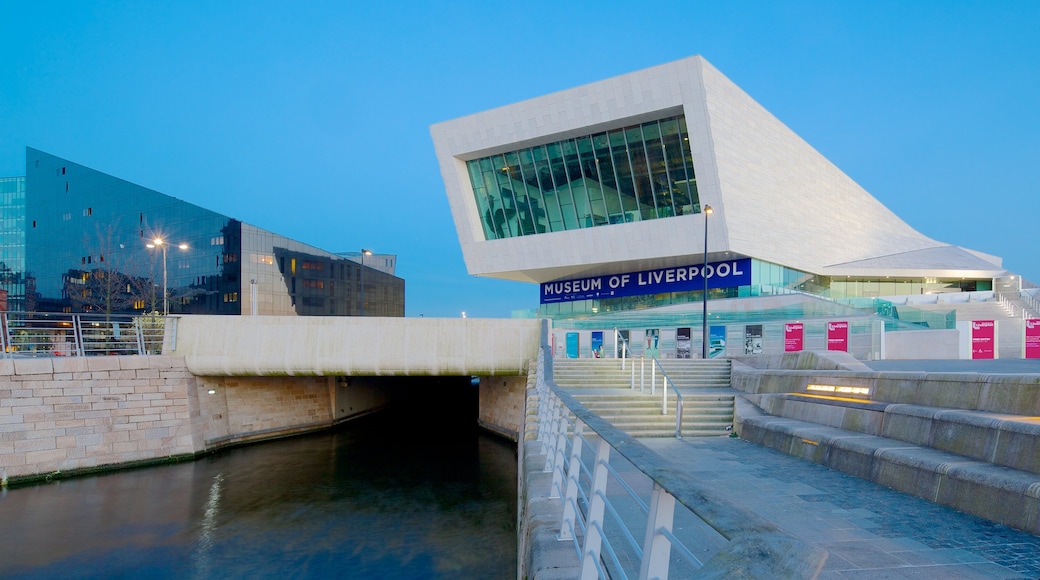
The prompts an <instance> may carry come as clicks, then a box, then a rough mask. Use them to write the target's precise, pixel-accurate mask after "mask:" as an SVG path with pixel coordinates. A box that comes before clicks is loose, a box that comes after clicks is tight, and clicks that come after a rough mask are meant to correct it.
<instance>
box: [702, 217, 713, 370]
mask: <svg viewBox="0 0 1040 580" xmlns="http://www.w3.org/2000/svg"><path fill="white" fill-rule="evenodd" d="M713 213H715V212H714V211H713V210H712V209H711V206H710V205H706V206H704V265H703V266H702V267H701V278H703V279H704V297H703V301H704V312H703V316H702V318H701V358H702V359H707V358H708V216H710V215H711V214H713Z"/></svg>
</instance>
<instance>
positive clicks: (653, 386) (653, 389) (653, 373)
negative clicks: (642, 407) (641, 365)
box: [650, 358, 657, 395]
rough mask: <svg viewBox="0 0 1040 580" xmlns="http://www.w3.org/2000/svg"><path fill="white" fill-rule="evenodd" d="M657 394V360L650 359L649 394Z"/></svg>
mask: <svg viewBox="0 0 1040 580" xmlns="http://www.w3.org/2000/svg"><path fill="white" fill-rule="evenodd" d="M656 393H657V359H656V358H652V359H650V394H651V395H653V394H656Z"/></svg>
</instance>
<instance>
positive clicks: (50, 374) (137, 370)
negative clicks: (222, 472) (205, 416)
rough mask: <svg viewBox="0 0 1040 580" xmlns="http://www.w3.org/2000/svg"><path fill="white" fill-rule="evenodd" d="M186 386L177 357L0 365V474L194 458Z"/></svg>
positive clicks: (192, 403) (192, 410)
mask: <svg viewBox="0 0 1040 580" xmlns="http://www.w3.org/2000/svg"><path fill="white" fill-rule="evenodd" d="M194 386H195V377H193V376H192V375H191V374H190V373H189V372H188V370H187V367H186V366H185V364H184V359H183V358H182V357H173V356H133V357H128V356H127V357H80V358H38V359H37V358H26V359H6V360H0V475H3V476H6V477H9V478H15V477H20V476H32V475H38V474H51V473H59V472H65V471H73V470H84V469H90V468H96V467H99V466H104V465H109V464H122V463H132V462H136V461H143V460H153V459H157V458H162V457H171V456H178V455H185V454H192V453H195V452H197V451H199V450H201V449H202V445H203V443H202V440H201V437H198V436H197V433H196V431H195V430H194V429H193V426H192V425H193V420H194V419H195V418H197V417H198V416H199V406H198V402H197V401H196V400H194Z"/></svg>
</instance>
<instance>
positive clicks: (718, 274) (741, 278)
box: [541, 258, 751, 304]
mask: <svg viewBox="0 0 1040 580" xmlns="http://www.w3.org/2000/svg"><path fill="white" fill-rule="evenodd" d="M701 269H702V265H701V264H697V265H695V266H680V267H676V268H660V269H657V270H643V271H641V272H629V273H627V274H611V275H607V276H593V277H591V278H576V279H573V280H557V281H555V282H544V283H542V295H541V303H542V304H552V303H554V302H571V301H574V300H603V299H605V298H621V297H623V296H642V295H645V294H663V293H665V292H694V291H697V290H703V289H704V278H703V277H702V276H701ZM705 271H706V272H707V273H708V288H734V287H736V286H750V285H751V258H743V259H741V260H726V261H724V262H712V263H711V264H708V267H707V268H706V269H705Z"/></svg>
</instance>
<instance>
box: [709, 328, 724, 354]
mask: <svg viewBox="0 0 1040 580" xmlns="http://www.w3.org/2000/svg"><path fill="white" fill-rule="evenodd" d="M708 344H709V345H710V346H709V347H708V358H719V357H724V356H726V327H725V326H712V327H711V328H709V329H708Z"/></svg>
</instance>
